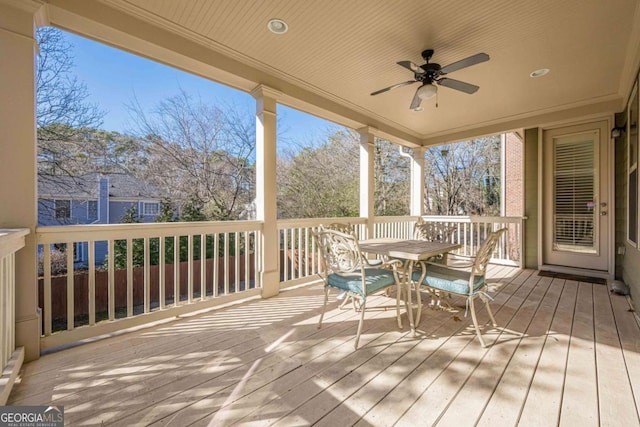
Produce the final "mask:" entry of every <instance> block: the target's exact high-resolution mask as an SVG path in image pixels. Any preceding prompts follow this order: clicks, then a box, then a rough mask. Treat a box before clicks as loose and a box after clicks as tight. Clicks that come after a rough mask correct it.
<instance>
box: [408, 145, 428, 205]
mask: <svg viewBox="0 0 640 427" xmlns="http://www.w3.org/2000/svg"><path fill="white" fill-rule="evenodd" d="M409 211H410V212H409V215H411V216H422V214H423V213H424V147H420V148H414V149H413V154H412V155H411V205H410V208H409Z"/></svg>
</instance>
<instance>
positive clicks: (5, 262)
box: [0, 229, 29, 405]
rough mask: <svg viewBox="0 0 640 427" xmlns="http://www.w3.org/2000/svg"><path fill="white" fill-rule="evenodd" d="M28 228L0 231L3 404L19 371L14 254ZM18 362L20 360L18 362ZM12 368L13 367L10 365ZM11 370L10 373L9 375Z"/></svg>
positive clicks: (0, 392) (0, 385) (0, 390)
mask: <svg viewBox="0 0 640 427" xmlns="http://www.w3.org/2000/svg"><path fill="white" fill-rule="evenodd" d="M27 234H29V230H28V229H12V230H2V229H0V405H4V404H5V403H6V399H7V398H8V397H9V392H10V391H11V387H12V386H13V381H14V380H15V377H16V375H17V371H18V370H19V369H20V366H18V365H21V363H22V362H21V358H19V357H17V356H16V355H15V353H16V311H15V307H16V304H15V298H16V270H15V262H16V261H15V255H16V252H18V251H19V250H20V249H21V248H23V247H24V245H25V236H26V235H27ZM15 359H19V360H15ZM10 364H11V365H12V366H13V367H12V368H10V367H9V365H10ZM8 371H11V372H8Z"/></svg>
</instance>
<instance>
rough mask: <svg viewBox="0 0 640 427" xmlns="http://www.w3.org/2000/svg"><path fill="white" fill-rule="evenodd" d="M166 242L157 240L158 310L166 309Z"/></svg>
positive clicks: (161, 239)
mask: <svg viewBox="0 0 640 427" xmlns="http://www.w3.org/2000/svg"><path fill="white" fill-rule="evenodd" d="M165 243H166V241H165V237H164V236H162V237H159V238H158V300H159V301H158V304H159V307H160V310H164V308H165V307H166V299H167V292H166V288H165V286H166V284H167V269H166V266H165V264H166V263H165V253H164V252H165V250H166V245H165Z"/></svg>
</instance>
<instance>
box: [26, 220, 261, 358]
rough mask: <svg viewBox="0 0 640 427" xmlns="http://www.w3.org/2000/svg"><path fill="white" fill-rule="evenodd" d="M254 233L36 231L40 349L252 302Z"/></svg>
mask: <svg viewBox="0 0 640 427" xmlns="http://www.w3.org/2000/svg"><path fill="white" fill-rule="evenodd" d="M261 230H262V223H261V222H258V221H224V222H197V223H153V224H116V225H104V224H100V225H79V226H63V227H39V228H37V229H36V239H37V244H38V255H39V261H40V262H39V264H40V272H39V273H40V274H39V275H40V276H41V277H40V279H39V298H40V307H42V309H43V329H42V330H43V338H42V340H41V348H42V349H47V348H51V347H56V346H59V345H63V344H67V343H70V342H75V341H78V340H81V339H85V338H90V337H93V336H96V335H101V334H104V333H109V332H113V331H116V330H119V329H124V328H127V327H131V326H136V325H138V324H141V323H146V322H150V321H155V320H160V319H164V318H169V317H173V316H176V315H179V314H183V313H187V312H190V311H195V310H199V309H203V308H207V307H209V306H212V305H216V304H220V303H224V302H230V301H232V300H235V299H239V298H244V297H248V296H252V295H258V294H259V288H260V287H261V283H260V281H259V275H258V274H256V272H258V266H259V256H260V254H259V253H257V250H256V248H259V247H260V245H259V239H260V238H261ZM71 255H73V256H71ZM202 260H205V261H204V262H202ZM79 326H82V327H79Z"/></svg>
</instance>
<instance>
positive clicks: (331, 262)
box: [317, 227, 363, 274]
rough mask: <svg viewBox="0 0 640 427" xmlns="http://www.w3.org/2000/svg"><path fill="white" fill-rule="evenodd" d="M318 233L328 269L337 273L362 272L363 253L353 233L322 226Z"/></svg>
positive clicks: (321, 252) (325, 265) (318, 240)
mask: <svg viewBox="0 0 640 427" xmlns="http://www.w3.org/2000/svg"><path fill="white" fill-rule="evenodd" d="M317 235H318V239H317V242H318V248H319V249H320V254H321V255H322V258H323V260H324V267H325V268H326V269H327V270H330V271H331V272H333V273H337V274H348V273H353V272H358V273H360V272H361V270H362V268H363V263H362V261H363V260H362V253H361V252H360V246H359V245H358V240H357V239H356V238H355V236H354V235H353V234H348V233H342V232H340V231H336V230H331V229H325V228H322V227H321V228H320V229H319V230H318V232H317Z"/></svg>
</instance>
